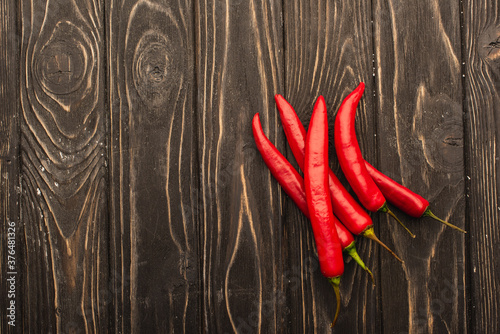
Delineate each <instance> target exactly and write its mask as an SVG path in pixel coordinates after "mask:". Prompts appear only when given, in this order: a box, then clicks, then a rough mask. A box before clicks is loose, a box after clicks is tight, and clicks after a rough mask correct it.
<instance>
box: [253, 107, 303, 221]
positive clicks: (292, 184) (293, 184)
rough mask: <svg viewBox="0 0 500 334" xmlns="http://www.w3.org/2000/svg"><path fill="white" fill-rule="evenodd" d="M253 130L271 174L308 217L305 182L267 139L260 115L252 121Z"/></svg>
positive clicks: (257, 114)
mask: <svg viewBox="0 0 500 334" xmlns="http://www.w3.org/2000/svg"><path fill="white" fill-rule="evenodd" d="M252 130H253V136H254V139H255V143H256V144H257V149H258V150H259V152H260V154H261V155H262V158H263V159H264V162H265V163H266V165H267V167H268V168H269V170H270V171H271V174H272V175H273V176H274V177H275V178H276V179H277V180H278V183H279V184H280V185H281V187H282V188H283V190H284V191H285V193H286V194H287V195H288V196H290V197H291V198H293V199H294V201H295V203H296V204H297V206H298V207H299V209H300V211H302V212H304V213H306V216H308V213H309V210H308V209H307V202H306V200H305V188H304V180H303V178H302V176H300V174H299V173H298V172H297V171H296V170H295V168H293V166H292V165H291V164H290V162H288V160H287V159H286V158H285V157H284V156H283V155H282V154H281V153H280V151H278V149H277V148H276V147H275V146H274V145H273V144H272V143H271V141H270V140H269V139H268V138H267V137H266V135H265V134H264V131H263V130H262V125H261V124H260V116H259V113H256V114H255V116H254V117H253V121H252Z"/></svg>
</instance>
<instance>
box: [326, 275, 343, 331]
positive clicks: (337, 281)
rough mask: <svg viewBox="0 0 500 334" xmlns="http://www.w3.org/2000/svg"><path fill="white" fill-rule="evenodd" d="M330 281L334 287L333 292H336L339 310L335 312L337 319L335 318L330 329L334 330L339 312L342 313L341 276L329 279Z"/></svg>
mask: <svg viewBox="0 0 500 334" xmlns="http://www.w3.org/2000/svg"><path fill="white" fill-rule="evenodd" d="M328 281H329V282H330V284H331V285H332V286H333V290H334V291H335V297H336V298H337V310H336V311H335V317H334V318H333V322H332V323H331V325H330V327H331V328H333V326H335V323H336V322H337V318H338V317H339V312H340V288H339V285H340V276H337V277H328Z"/></svg>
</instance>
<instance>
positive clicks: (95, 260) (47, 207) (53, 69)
mask: <svg viewBox="0 0 500 334" xmlns="http://www.w3.org/2000/svg"><path fill="white" fill-rule="evenodd" d="M102 5H103V4H102V3H101V2H99V1H74V2H66V1H54V0H49V1H47V2H46V1H22V3H21V15H22V32H23V34H22V46H21V55H20V63H21V75H20V77H21V83H20V86H21V103H22V121H21V134H22V139H21V160H22V161H21V162H22V170H21V176H20V177H21V187H22V194H21V204H20V205H21V217H22V218H21V219H22V224H23V227H24V231H23V232H24V237H25V239H24V244H23V245H22V247H23V248H24V260H25V261H26V271H25V272H24V273H23V286H22V287H21V288H22V290H24V291H29V293H26V294H24V295H23V299H22V300H21V301H20V305H22V309H23V311H24V316H23V318H22V319H19V323H20V324H21V323H22V324H23V326H24V328H25V331H26V332H33V333H34V332H38V333H42V332H43V333H49V332H56V331H57V332H76V331H78V330H84V331H86V332H94V331H100V332H101V331H105V330H106V329H107V328H108V321H109V313H108V307H109V306H110V305H111V304H110V303H109V302H110V300H109V299H108V296H111V294H110V293H109V290H108V283H109V279H108V267H109V265H108V250H109V236H108V232H107V231H108V219H107V215H108V210H107V186H106V169H105V160H106V145H105V140H106V138H105V132H106V127H105V120H106V113H105V107H104V80H103V79H104V73H103V70H104V66H103V61H102V59H103V57H104V53H103V52H104V40H103V39H102V36H103V33H104V28H103V24H102V23H103V15H102V12H103V7H102ZM20 246H21V245H20Z"/></svg>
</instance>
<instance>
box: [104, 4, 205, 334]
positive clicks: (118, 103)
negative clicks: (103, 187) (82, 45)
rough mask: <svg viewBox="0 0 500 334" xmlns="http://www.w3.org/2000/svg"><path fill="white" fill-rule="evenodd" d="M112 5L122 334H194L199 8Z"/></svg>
mask: <svg viewBox="0 0 500 334" xmlns="http://www.w3.org/2000/svg"><path fill="white" fill-rule="evenodd" d="M108 4H110V8H112V9H113V10H112V11H111V12H110V14H109V16H108V18H107V20H108V25H109V37H108V41H109V45H110V52H109V58H108V66H109V78H110V88H111V89H110V106H111V138H112V141H111V142H112V147H111V170H112V176H111V182H112V187H113V192H112V199H111V201H112V207H113V213H112V214H113V218H112V224H113V227H112V231H113V232H112V233H113V236H112V238H113V243H112V248H113V249H114V254H113V263H114V265H113V270H114V271H115V272H116V274H117V277H118V278H119V279H118V280H117V281H116V290H118V291H119V295H120V297H118V298H119V299H115V302H116V305H117V310H118V313H117V314H116V326H117V328H116V330H117V331H119V332H129V331H132V332H142V331H146V332H147V331H149V332H162V333H168V332H182V333H193V332H195V331H197V329H198V328H199V327H200V326H201V322H200V312H199V308H200V296H201V294H200V291H201V288H200V286H199V250H198V235H199V233H198V231H199V228H198V225H197V218H198V212H199V211H198V207H197V198H196V189H197V188H198V181H197V180H198V179H197V174H198V173H197V170H198V165H197V162H196V152H197V150H198V149H197V146H196V145H197V142H196V140H195V139H196V134H197V130H196V127H195V126H196V122H195V117H194V113H193V108H194V105H195V102H194V100H193V97H194V95H193V92H194V84H195V81H194V78H195V76H194V40H193V38H194V34H193V30H192V29H193V7H192V6H193V4H192V3H191V2H189V1H188V2H185V3H180V2H179V3H174V2H168V1H151V2H150V1H111V2H108Z"/></svg>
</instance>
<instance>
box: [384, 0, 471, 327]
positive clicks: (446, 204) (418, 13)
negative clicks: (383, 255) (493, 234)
mask: <svg viewBox="0 0 500 334" xmlns="http://www.w3.org/2000/svg"><path fill="white" fill-rule="evenodd" d="M374 5H375V6H374V41H375V45H374V47H375V68H376V72H375V82H376V93H375V96H376V98H377V110H378V116H377V118H378V125H377V140H378V147H379V164H378V166H379V168H380V170H381V171H383V172H384V173H387V174H388V175H389V176H390V177H392V178H394V179H395V180H397V181H399V182H401V183H402V184H404V185H406V186H408V187H410V188H411V189H413V190H414V191H416V192H417V193H419V194H421V195H422V196H423V197H425V198H427V199H428V200H429V201H430V202H431V210H433V212H434V213H435V214H436V215H437V216H440V217H443V218H444V219H446V220H450V221H451V222H453V223H454V224H456V225H458V226H460V227H464V215H465V211H464V205H465V198H464V197H465V196H464V181H463V180H464V159H463V157H464V148H463V142H464V140H463V116H462V110H463V106H462V100H463V96H462V84H461V79H462V77H461V65H460V63H461V48H460V43H461V41H460V7H459V2H453V3H450V2H449V1H423V2H418V3H417V2H413V3H405V4H404V5H403V4H402V3H401V2H399V1H375V3H374ZM395 212H396V214H397V215H398V216H400V217H401V218H404V221H405V222H407V223H408V227H409V228H410V229H411V230H412V231H413V232H414V233H415V234H416V235H417V238H416V239H414V240H411V238H410V237H409V236H408V234H407V233H406V232H405V231H404V230H403V229H401V228H400V227H399V226H397V225H394V224H392V222H387V220H388V219H383V220H382V221H381V225H384V228H383V232H382V233H381V236H382V237H383V238H384V240H389V239H392V244H393V247H394V250H395V251H396V253H398V254H399V255H400V256H401V257H402V258H403V259H404V261H405V265H404V266H401V265H400V264H398V263H397V262H394V261H391V262H382V263H381V272H382V276H381V279H380V284H381V292H382V295H381V299H382V312H383V315H384V316H383V319H384V320H383V331H384V332H387V333H400V332H409V333H421V332H429V333H431V332H436V333H442V332H452V333H460V332H464V331H465V330H466V328H467V320H466V319H467V318H466V305H465V303H466V295H465V289H464V286H465V268H464V266H465V250H466V248H465V238H464V236H463V235H462V234H460V233H458V232H456V231H454V230H452V229H450V228H447V227H445V226H444V225H442V224H440V223H439V222H437V221H434V220H432V219H430V218H423V219H409V217H406V216H405V215H404V214H403V213H402V212H401V211H395ZM394 292H397V302H395V301H394Z"/></svg>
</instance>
